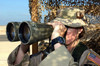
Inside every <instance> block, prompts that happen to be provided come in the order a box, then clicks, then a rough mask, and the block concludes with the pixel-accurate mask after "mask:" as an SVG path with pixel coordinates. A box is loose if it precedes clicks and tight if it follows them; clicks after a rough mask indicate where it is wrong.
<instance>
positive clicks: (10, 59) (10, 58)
mask: <svg viewBox="0 0 100 66" xmlns="http://www.w3.org/2000/svg"><path fill="white" fill-rule="evenodd" d="M19 47H20V45H19V46H17V47H16V48H15V49H14V50H13V51H12V52H11V53H10V55H9V56H8V66H28V65H29V57H30V56H29V54H28V52H27V53H26V54H25V56H24V58H23V60H22V61H21V62H20V63H19V64H17V65H14V62H15V60H16V56H17V53H18V50H19Z"/></svg>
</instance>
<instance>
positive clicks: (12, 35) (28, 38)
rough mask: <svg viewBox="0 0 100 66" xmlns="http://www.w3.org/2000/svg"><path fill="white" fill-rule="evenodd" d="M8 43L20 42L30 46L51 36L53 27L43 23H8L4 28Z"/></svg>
mask: <svg viewBox="0 0 100 66" xmlns="http://www.w3.org/2000/svg"><path fill="white" fill-rule="evenodd" d="M6 32H7V38H8V40H9V41H19V40H20V41H21V42H22V43H23V44H25V45H26V44H32V43H35V42H38V41H41V40H44V39H47V38H49V37H50V36H51V34H52V32H53V27H52V26H51V25H48V24H44V23H35V22H22V23H20V22H10V23H8V24H7V28H6Z"/></svg>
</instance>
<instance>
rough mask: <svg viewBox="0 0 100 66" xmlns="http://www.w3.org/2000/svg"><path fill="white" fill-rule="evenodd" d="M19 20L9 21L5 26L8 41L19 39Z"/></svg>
mask: <svg viewBox="0 0 100 66" xmlns="http://www.w3.org/2000/svg"><path fill="white" fill-rule="evenodd" d="M19 25H20V22H9V23H8V24H7V27H6V34H7V38H8V40H9V41H12V42H13V41H19V37H18V30H19Z"/></svg>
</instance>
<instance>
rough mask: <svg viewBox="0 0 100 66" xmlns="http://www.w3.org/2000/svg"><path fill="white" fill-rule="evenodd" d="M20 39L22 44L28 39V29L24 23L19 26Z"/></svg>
mask: <svg viewBox="0 0 100 66" xmlns="http://www.w3.org/2000/svg"><path fill="white" fill-rule="evenodd" d="M19 35H20V39H21V41H22V42H23V43H26V42H28V41H29V39H30V29H29V26H28V25H27V24H26V23H23V24H21V26H20V29H19Z"/></svg>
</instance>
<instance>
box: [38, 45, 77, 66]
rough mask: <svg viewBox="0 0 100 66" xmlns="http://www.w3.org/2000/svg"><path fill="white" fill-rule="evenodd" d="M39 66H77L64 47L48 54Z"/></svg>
mask: <svg viewBox="0 0 100 66" xmlns="http://www.w3.org/2000/svg"><path fill="white" fill-rule="evenodd" d="M39 66H78V63H77V62H74V59H73V57H72V56H71V54H70V53H69V51H68V50H67V49H66V48H65V46H61V47H59V48H58V49H56V50H55V51H53V52H52V53H50V54H49V55H48V56H47V57H46V58H45V59H44V60H43V61H42V62H41V63H40V64H39Z"/></svg>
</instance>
